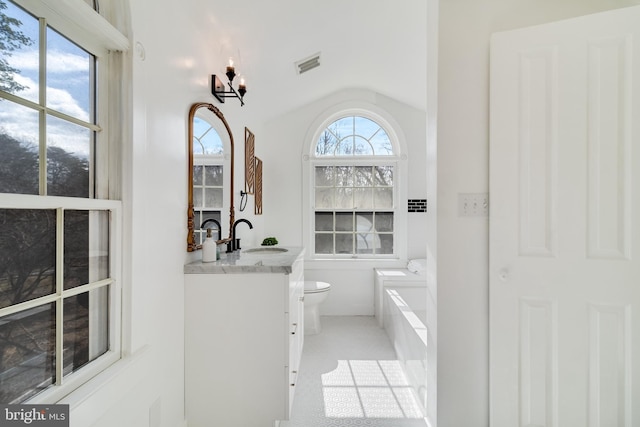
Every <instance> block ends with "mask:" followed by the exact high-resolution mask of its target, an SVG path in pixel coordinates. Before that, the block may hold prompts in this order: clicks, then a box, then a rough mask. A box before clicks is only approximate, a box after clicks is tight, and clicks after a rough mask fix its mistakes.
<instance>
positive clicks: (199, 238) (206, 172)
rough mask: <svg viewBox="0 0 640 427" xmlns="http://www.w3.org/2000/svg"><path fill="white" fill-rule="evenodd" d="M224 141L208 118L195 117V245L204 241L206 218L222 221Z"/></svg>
mask: <svg viewBox="0 0 640 427" xmlns="http://www.w3.org/2000/svg"><path fill="white" fill-rule="evenodd" d="M224 151H225V150H224V142H223V141H222V139H221V138H220V134H219V133H218V131H217V130H216V128H215V127H214V126H213V124H211V123H209V122H208V121H207V120H205V119H203V118H200V117H198V116H196V117H194V119H193V209H194V225H195V230H194V232H195V235H196V244H198V245H199V244H202V242H203V240H204V238H205V235H206V230H202V229H200V224H202V223H203V222H204V221H205V220H207V219H215V220H217V221H218V222H220V218H221V216H222V215H221V212H222V209H223V205H224V200H225V197H224V173H223V172H224V160H225V158H224Z"/></svg>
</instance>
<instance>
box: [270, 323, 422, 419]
mask: <svg viewBox="0 0 640 427" xmlns="http://www.w3.org/2000/svg"><path fill="white" fill-rule="evenodd" d="M321 323H322V333H320V334H318V335H307V336H305V343H304V351H303V354H302V362H301V365H300V376H299V380H298V385H297V387H296V396H295V401H294V404H293V413H292V415H291V420H289V421H284V422H282V423H281V424H280V426H281V427H341V426H372V427H425V426H426V423H425V421H424V419H423V418H422V417H423V416H422V413H421V411H420V407H419V405H418V403H417V402H416V400H415V398H414V395H413V392H412V390H411V388H410V387H409V385H408V383H407V381H406V379H405V377H404V373H403V372H402V369H401V367H400V364H399V362H398V361H397V360H396V355H395V352H394V350H393V347H392V345H391V343H390V342H389V339H388V337H387V335H386V333H385V331H384V329H381V328H380V327H379V326H378V324H377V323H376V321H375V319H374V318H373V317H368V316H324V317H322V319H321Z"/></svg>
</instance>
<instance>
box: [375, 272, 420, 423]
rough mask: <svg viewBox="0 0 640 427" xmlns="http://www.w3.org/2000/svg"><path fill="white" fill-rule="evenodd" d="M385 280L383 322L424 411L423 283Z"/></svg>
mask: <svg viewBox="0 0 640 427" xmlns="http://www.w3.org/2000/svg"><path fill="white" fill-rule="evenodd" d="M415 283H416V282H413V284H414V285H413V286H407V283H403V282H396V283H395V285H396V286H393V283H388V284H387V286H385V287H384V299H383V311H384V316H383V319H384V320H383V323H384V329H385V331H386V332H387V335H388V336H389V339H390V340H391V343H392V344H393V347H394V349H395V351H396V356H397V358H398V360H399V361H400V363H401V365H402V367H403V368H404V371H405V374H406V376H407V380H408V381H409V383H410V385H411V387H412V388H413V390H414V392H415V394H416V397H417V399H418V401H419V403H420V405H421V407H422V410H423V413H425V414H426V403H427V401H426V399H427V327H426V324H427V309H426V308H427V287H426V282H425V284H424V286H420V283H419V282H418V283H417V284H418V286H415Z"/></svg>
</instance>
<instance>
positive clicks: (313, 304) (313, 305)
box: [304, 281, 331, 335]
mask: <svg viewBox="0 0 640 427" xmlns="http://www.w3.org/2000/svg"><path fill="white" fill-rule="evenodd" d="M330 289H331V285H330V284H328V283H326V282H315V281H305V282H304V333H305V335H312V334H319V333H320V331H321V330H322V328H321V326H320V303H322V301H324V300H325V299H327V295H329V290H330Z"/></svg>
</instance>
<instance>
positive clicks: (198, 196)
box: [193, 187, 204, 207]
mask: <svg viewBox="0 0 640 427" xmlns="http://www.w3.org/2000/svg"><path fill="white" fill-rule="evenodd" d="M203 191H204V189H203V188H202V187H196V188H194V189H193V206H194V207H202V202H203V201H204V197H203V196H202V192H203Z"/></svg>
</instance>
